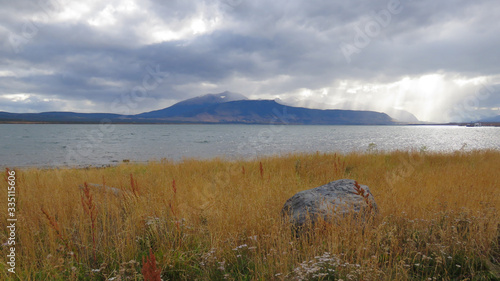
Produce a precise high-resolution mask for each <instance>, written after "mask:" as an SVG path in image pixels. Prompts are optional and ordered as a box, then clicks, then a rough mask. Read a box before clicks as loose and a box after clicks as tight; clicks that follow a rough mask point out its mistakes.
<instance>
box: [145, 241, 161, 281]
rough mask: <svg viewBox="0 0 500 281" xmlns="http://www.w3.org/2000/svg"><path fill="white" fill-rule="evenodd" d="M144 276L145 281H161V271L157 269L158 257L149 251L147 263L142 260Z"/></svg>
mask: <svg viewBox="0 0 500 281" xmlns="http://www.w3.org/2000/svg"><path fill="white" fill-rule="evenodd" d="M141 272H142V276H143V277H144V280H145V281H161V270H160V269H159V268H157V267H156V257H155V255H154V254H153V251H152V250H151V249H149V256H148V257H147V259H146V261H144V257H143V258H142V270H141Z"/></svg>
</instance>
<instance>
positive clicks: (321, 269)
mask: <svg viewBox="0 0 500 281" xmlns="http://www.w3.org/2000/svg"><path fill="white" fill-rule="evenodd" d="M499 171H500V151H473V152H454V153H448V154H444V153H431V152H423V151H422V152H417V151H414V152H377V151H371V152H367V153H351V154H342V155H339V154H322V153H316V154H294V155H288V156H275V157H268V158H261V159H258V160H252V161H243V160H242V161H229V160H224V159H213V160H184V161H181V162H170V161H166V160H164V161H161V162H151V163H147V164H135V163H124V164H121V165H119V166H116V167H108V168H88V169H55V170H54V169H49V170H44V169H23V170H16V171H15V172H16V175H15V176H16V182H15V184H16V197H15V198H16V218H17V219H18V220H17V222H16V245H15V247H16V252H15V254H16V268H15V272H16V273H15V274H13V273H10V272H9V271H8V268H9V265H8V264H7V261H8V260H7V255H8V254H9V247H10V246H6V244H4V243H6V241H7V239H8V237H9V235H10V233H9V230H8V229H7V225H8V223H7V219H8V213H7V212H5V210H6V209H7V203H8V202H7V198H8V197H7V190H6V189H3V190H5V191H4V192H5V194H4V195H2V196H0V206H2V207H1V208H2V210H4V211H2V212H0V215H1V216H2V217H1V218H0V226H1V231H0V242H1V243H2V244H3V246H2V247H1V257H0V269H1V273H0V279H2V280H17V279H20V280H143V279H148V280H159V279H158V276H159V275H161V278H162V279H163V280H224V279H227V280H500V247H499V243H500V241H499V240H500V210H499V208H500V173H499ZM5 177H6V179H8V175H7V171H6V172H5ZM342 178H349V179H354V180H356V181H358V182H359V183H360V184H364V185H368V186H369V187H370V190H371V191H372V193H373V195H374V196H375V200H376V202H377V204H378V207H379V210H380V212H379V214H378V215H377V216H376V217H374V218H373V219H372V220H370V221H369V222H367V223H366V224H359V223H353V222H351V221H348V220H346V221H342V222H340V223H336V224H332V225H328V226H326V228H320V229H313V230H311V231H310V232H307V233H305V234H304V235H303V236H301V237H295V235H294V234H293V233H292V232H291V231H290V226H289V225H286V224H284V223H282V220H281V217H280V211H281V208H282V206H283V204H284V203H285V201H286V200H287V199H288V198H290V197H291V196H293V195H294V194H295V193H296V192H298V191H301V190H305V189H310V188H313V187H317V186H320V185H323V184H325V183H328V182H330V181H333V180H338V179H342ZM6 185H7V183H5V182H4V186H6ZM101 185H104V186H109V187H114V188H115V189H112V188H103V187H102V186H101ZM143 276H146V278H144V277H143Z"/></svg>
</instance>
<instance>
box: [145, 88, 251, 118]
mask: <svg viewBox="0 0 500 281" xmlns="http://www.w3.org/2000/svg"><path fill="white" fill-rule="evenodd" d="M237 100H247V97H245V96H243V95H240V94H237V93H231V92H228V91H226V92H223V93H220V94H206V95H204V96H199V97H195V98H192V99H187V100H184V101H181V102H178V103H176V104H174V105H172V106H170V107H167V108H164V109H160V110H155V111H151V112H145V113H141V114H138V115H136V116H137V117H139V118H167V117H174V116H182V115H184V114H188V113H189V112H192V111H195V110H198V109H202V108H205V107H208V106H211V105H215V104H220V103H225V102H230V101H237Z"/></svg>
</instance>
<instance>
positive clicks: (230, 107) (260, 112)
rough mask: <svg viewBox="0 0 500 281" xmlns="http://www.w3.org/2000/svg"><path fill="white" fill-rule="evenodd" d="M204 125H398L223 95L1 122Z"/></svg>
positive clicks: (0, 116)
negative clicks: (156, 106) (124, 111)
mask: <svg viewBox="0 0 500 281" xmlns="http://www.w3.org/2000/svg"><path fill="white" fill-rule="evenodd" d="M102 120H107V122H114V123H139V124H147V123H151V124H158V123H203V124H227V123H231V124H232V123H237V124H274V123H280V124H304V125H394V124H397V123H396V122H395V120H393V119H392V118H391V117H390V116H389V115H387V114H385V113H381V112H375V111H362V110H343V109H310V108H303V107H294V106H288V105H283V104H280V103H277V102H276V101H274V100H249V99H247V98H246V97H245V96H243V95H241V94H235V93H231V92H223V93H219V94H207V95H203V96H198V97H195V98H191V99H187V100H183V101H181V102H178V103H176V104H174V105H172V106H170V107H167V108H163V109H160V110H155V111H150V112H144V113H140V114H136V115H119V114H113V113H76V112H42V113H8V112H0V121H4V122H6V121H10V122H47V123H100V122H102Z"/></svg>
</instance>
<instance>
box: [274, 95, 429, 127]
mask: <svg viewBox="0 0 500 281" xmlns="http://www.w3.org/2000/svg"><path fill="white" fill-rule="evenodd" d="M276 101H278V102H279V103H283V104H286V105H289V106H299V107H306V108H311V109H332V108H335V109H345V110H363V111H377V112H383V113H386V114H387V115H389V116H391V117H392V118H394V119H396V121H398V122H401V123H412V124H418V123H421V122H420V121H419V120H418V119H417V117H415V115H413V114H412V113H411V112H408V111H406V110H400V109H395V108H393V107H386V108H384V109H379V110H376V109H375V108H374V106H373V105H371V104H365V103H360V102H356V103H353V102H350V101H344V102H341V103H336V104H335V105H332V104H327V103H318V102H315V101H312V100H305V101H304V100H301V101H297V100H293V99H292V100H288V101H286V102H283V101H281V100H276Z"/></svg>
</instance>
